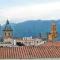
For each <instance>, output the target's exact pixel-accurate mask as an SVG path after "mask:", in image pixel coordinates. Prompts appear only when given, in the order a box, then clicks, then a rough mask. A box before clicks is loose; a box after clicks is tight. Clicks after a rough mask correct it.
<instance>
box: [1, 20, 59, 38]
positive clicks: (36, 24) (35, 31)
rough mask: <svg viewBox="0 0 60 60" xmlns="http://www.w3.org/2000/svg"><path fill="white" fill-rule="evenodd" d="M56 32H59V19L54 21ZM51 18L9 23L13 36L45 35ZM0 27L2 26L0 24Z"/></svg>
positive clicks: (48, 29) (48, 30)
mask: <svg viewBox="0 0 60 60" xmlns="http://www.w3.org/2000/svg"><path fill="white" fill-rule="evenodd" d="M55 22H56V28H57V32H58V33H59V34H60V20H57V21H55ZM51 24H52V20H31V21H25V22H21V23H17V24H15V23H11V27H12V29H13V35H14V37H29V36H38V35H39V34H40V33H41V34H42V35H44V34H45V35H46V34H47V33H49V32H50V31H51ZM1 27H4V25H3V26H1Z"/></svg>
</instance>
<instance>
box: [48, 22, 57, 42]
mask: <svg viewBox="0 0 60 60" xmlns="http://www.w3.org/2000/svg"><path fill="white" fill-rule="evenodd" d="M56 37H57V31H56V24H55V22H54V21H53V22H52V26H51V32H50V34H49V35H48V39H49V41H52V40H53V39H54V38H56Z"/></svg>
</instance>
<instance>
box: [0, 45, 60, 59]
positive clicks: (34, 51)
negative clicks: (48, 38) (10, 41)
mask: <svg viewBox="0 0 60 60" xmlns="http://www.w3.org/2000/svg"><path fill="white" fill-rule="evenodd" d="M59 57H60V46H34V47H33V46H21V47H0V59H4V58H5V59H7V58H9V59H15V58H16V59H27V58H59Z"/></svg>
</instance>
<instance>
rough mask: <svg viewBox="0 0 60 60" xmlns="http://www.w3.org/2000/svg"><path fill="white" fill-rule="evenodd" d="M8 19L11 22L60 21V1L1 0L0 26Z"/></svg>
mask: <svg viewBox="0 0 60 60" xmlns="http://www.w3.org/2000/svg"><path fill="white" fill-rule="evenodd" d="M7 19H9V21H11V22H23V21H26V20H32V19H35V20H36V19H42V20H46V19H48V20H50V19H53V20H56V19H60V0H0V24H3V23H5V21H6V20H7Z"/></svg>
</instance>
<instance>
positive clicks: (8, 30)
mask: <svg viewBox="0 0 60 60" xmlns="http://www.w3.org/2000/svg"><path fill="white" fill-rule="evenodd" d="M12 36H13V30H12V28H11V26H10V24H9V21H8V20H7V22H6V25H5V28H4V29H3V38H4V42H11V41H10V39H12Z"/></svg>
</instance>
